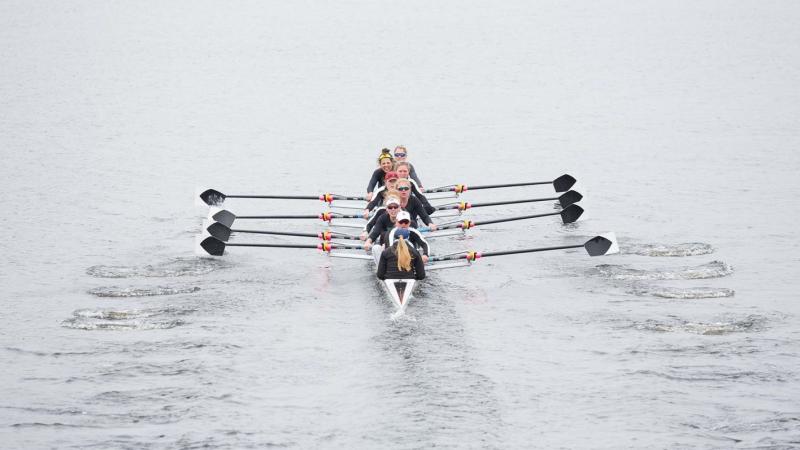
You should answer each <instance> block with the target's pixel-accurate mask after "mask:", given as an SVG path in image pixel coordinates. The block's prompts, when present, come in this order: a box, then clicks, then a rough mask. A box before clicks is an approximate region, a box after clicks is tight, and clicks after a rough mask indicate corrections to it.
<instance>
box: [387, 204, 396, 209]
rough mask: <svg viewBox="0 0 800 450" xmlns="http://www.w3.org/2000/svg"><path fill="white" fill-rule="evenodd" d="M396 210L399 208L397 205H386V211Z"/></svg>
mask: <svg viewBox="0 0 800 450" xmlns="http://www.w3.org/2000/svg"><path fill="white" fill-rule="evenodd" d="M397 208H399V206H397V205H387V206H386V209H397Z"/></svg>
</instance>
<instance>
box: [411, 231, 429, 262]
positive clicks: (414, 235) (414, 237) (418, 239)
mask: <svg viewBox="0 0 800 450" xmlns="http://www.w3.org/2000/svg"><path fill="white" fill-rule="evenodd" d="M409 240H410V241H411V242H413V243H414V245H416V246H417V247H419V248H421V249H422V254H423V255H425V256H430V255H431V248H430V245H428V241H426V240H425V238H424V237H422V233H420V232H419V231H417V230H413V231H412V232H411V237H410V238H409Z"/></svg>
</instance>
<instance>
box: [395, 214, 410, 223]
mask: <svg viewBox="0 0 800 450" xmlns="http://www.w3.org/2000/svg"><path fill="white" fill-rule="evenodd" d="M401 220H407V221H409V222H411V214H409V213H408V211H400V212H399V213H397V221H398V222H400V221H401Z"/></svg>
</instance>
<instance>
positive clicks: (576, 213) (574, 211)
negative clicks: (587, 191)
mask: <svg viewBox="0 0 800 450" xmlns="http://www.w3.org/2000/svg"><path fill="white" fill-rule="evenodd" d="M581 214H583V208H581V207H580V206H578V205H576V204H572V205H569V206H567V207H566V208H564V209H563V210H561V211H558V212H551V213H544V214H531V215H527V216H516V217H507V218H504V219H494V220H482V221H479V222H473V221H471V220H465V221H463V222H459V223H454V224H450V225H441V226H438V227H437V228H436V229H437V230H450V229H453V228H461V229H462V230H469V229H470V228H473V227H477V226H478V225H489V224H493V223H503V222H513V221H515V220H525V219H536V218H538V217H547V216H561V221H562V222H564V223H572V222H575V221H576V220H578V218H579V217H580V216H581Z"/></svg>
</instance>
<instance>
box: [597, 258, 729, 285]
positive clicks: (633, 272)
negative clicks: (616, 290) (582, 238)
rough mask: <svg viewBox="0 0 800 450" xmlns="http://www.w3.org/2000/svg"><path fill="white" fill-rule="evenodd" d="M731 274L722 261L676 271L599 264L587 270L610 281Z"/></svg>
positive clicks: (677, 278) (692, 277)
mask: <svg viewBox="0 0 800 450" xmlns="http://www.w3.org/2000/svg"><path fill="white" fill-rule="evenodd" d="M732 273H733V267H731V266H730V265H728V264H726V263H724V262H722V261H711V262H710V263H707V264H701V265H699V266H693V267H682V268H678V269H653V270H647V269H633V268H630V267H628V266H623V265H616V264H601V265H599V266H596V267H594V268H593V269H590V270H589V275H594V276H599V277H602V278H607V279H610V280H680V279H683V280H697V279H706V278H720V277H724V276H728V275H730V274H732Z"/></svg>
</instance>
